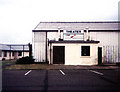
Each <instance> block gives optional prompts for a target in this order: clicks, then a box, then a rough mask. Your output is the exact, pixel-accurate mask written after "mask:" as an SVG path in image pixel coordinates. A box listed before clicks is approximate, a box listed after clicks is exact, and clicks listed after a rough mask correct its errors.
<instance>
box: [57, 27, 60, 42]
mask: <svg viewBox="0 0 120 92" xmlns="http://www.w3.org/2000/svg"><path fill="white" fill-rule="evenodd" d="M60 38H61V33H60V27H58V39H57V40H58V41H59V39H60Z"/></svg>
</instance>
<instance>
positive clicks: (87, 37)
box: [86, 27, 89, 40]
mask: <svg viewBox="0 0 120 92" xmlns="http://www.w3.org/2000/svg"><path fill="white" fill-rule="evenodd" d="M88 29H89V27H86V33H87V39H86V40H89V35H88Z"/></svg>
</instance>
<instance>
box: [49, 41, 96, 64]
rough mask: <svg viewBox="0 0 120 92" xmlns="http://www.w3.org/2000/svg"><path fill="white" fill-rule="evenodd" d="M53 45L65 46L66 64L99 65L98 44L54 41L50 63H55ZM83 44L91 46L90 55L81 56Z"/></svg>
mask: <svg viewBox="0 0 120 92" xmlns="http://www.w3.org/2000/svg"><path fill="white" fill-rule="evenodd" d="M53 46H65V65H97V64H98V60H97V58H98V56H97V55H98V44H95V43H93V44H92V43H91V44H90V43H89V44H83V43H82V44H81V43H76V44H72V43H64V44H63V43H62V44H60V43H59V44H58V43H52V45H51V48H50V49H51V54H50V56H49V57H50V63H51V64H53ZM81 46H90V56H81Z"/></svg>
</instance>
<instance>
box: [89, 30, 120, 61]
mask: <svg viewBox="0 0 120 92" xmlns="http://www.w3.org/2000/svg"><path fill="white" fill-rule="evenodd" d="M90 37H91V39H92V40H97V41H100V43H99V44H98V45H99V47H102V61H103V63H116V62H118V58H119V53H120V52H119V47H118V32H90Z"/></svg>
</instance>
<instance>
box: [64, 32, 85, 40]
mask: <svg viewBox="0 0 120 92" xmlns="http://www.w3.org/2000/svg"><path fill="white" fill-rule="evenodd" d="M63 35H64V40H84V30H64V33H63Z"/></svg>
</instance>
